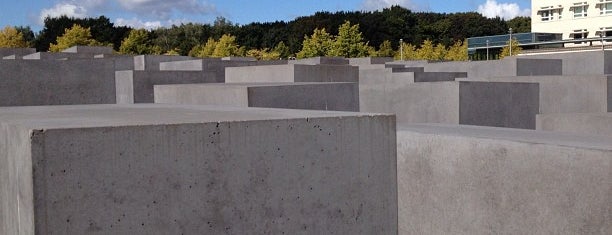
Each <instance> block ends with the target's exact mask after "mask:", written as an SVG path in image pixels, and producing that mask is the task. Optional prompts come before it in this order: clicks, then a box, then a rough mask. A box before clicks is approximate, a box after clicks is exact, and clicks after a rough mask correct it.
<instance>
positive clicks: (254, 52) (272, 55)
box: [246, 48, 280, 60]
mask: <svg viewBox="0 0 612 235" xmlns="http://www.w3.org/2000/svg"><path fill="white" fill-rule="evenodd" d="M246 55H247V56H249V57H254V58H256V59H257V60H278V59H279V58H280V53H278V52H276V51H274V50H270V49H268V48H264V49H261V50H258V49H251V50H249V51H247V52H246Z"/></svg>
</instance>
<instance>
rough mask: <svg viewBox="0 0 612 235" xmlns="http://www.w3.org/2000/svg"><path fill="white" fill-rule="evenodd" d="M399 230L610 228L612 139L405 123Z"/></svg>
mask: <svg viewBox="0 0 612 235" xmlns="http://www.w3.org/2000/svg"><path fill="white" fill-rule="evenodd" d="M397 146H398V154H397V156H398V162H397V164H398V166H397V171H398V190H399V192H398V195H399V196H398V198H399V233H400V234H450V233H453V234H454V233H461V234H610V233H612V220H610V211H612V197H610V190H612V183H611V182H612V174H611V172H612V169H611V166H612V139H605V138H601V137H591V136H581V135H570V134H563V133H553V132H540V131H530V130H517V129H504V128H491V127H474V126H453V125H435V124H415V125H406V126H398V133H397Z"/></svg>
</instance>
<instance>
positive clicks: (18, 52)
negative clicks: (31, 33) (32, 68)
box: [0, 48, 36, 59]
mask: <svg viewBox="0 0 612 235" xmlns="http://www.w3.org/2000/svg"><path fill="white" fill-rule="evenodd" d="M32 53H36V48H0V58H3V59H4V58H5V57H11V58H10V59H17V58H19V59H21V57H23V56H24V55H29V54H32ZM7 59H9V58H7Z"/></svg>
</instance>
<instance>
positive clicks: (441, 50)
mask: <svg viewBox="0 0 612 235" xmlns="http://www.w3.org/2000/svg"><path fill="white" fill-rule="evenodd" d="M447 52H448V51H447V50H446V46H444V44H442V43H438V45H436V47H434V58H435V59H434V60H443V59H444V57H445V56H446V53H447Z"/></svg>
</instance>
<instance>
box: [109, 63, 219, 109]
mask: <svg viewBox="0 0 612 235" xmlns="http://www.w3.org/2000/svg"><path fill="white" fill-rule="evenodd" d="M216 82H223V81H222V80H221V81H220V80H219V78H218V77H217V76H216V74H215V73H213V72H199V71H134V70H127V71H117V72H115V90H116V100H115V101H116V102H117V104H133V103H153V102H154V101H155V99H154V95H153V86H154V85H161V84H191V83H216Z"/></svg>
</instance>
